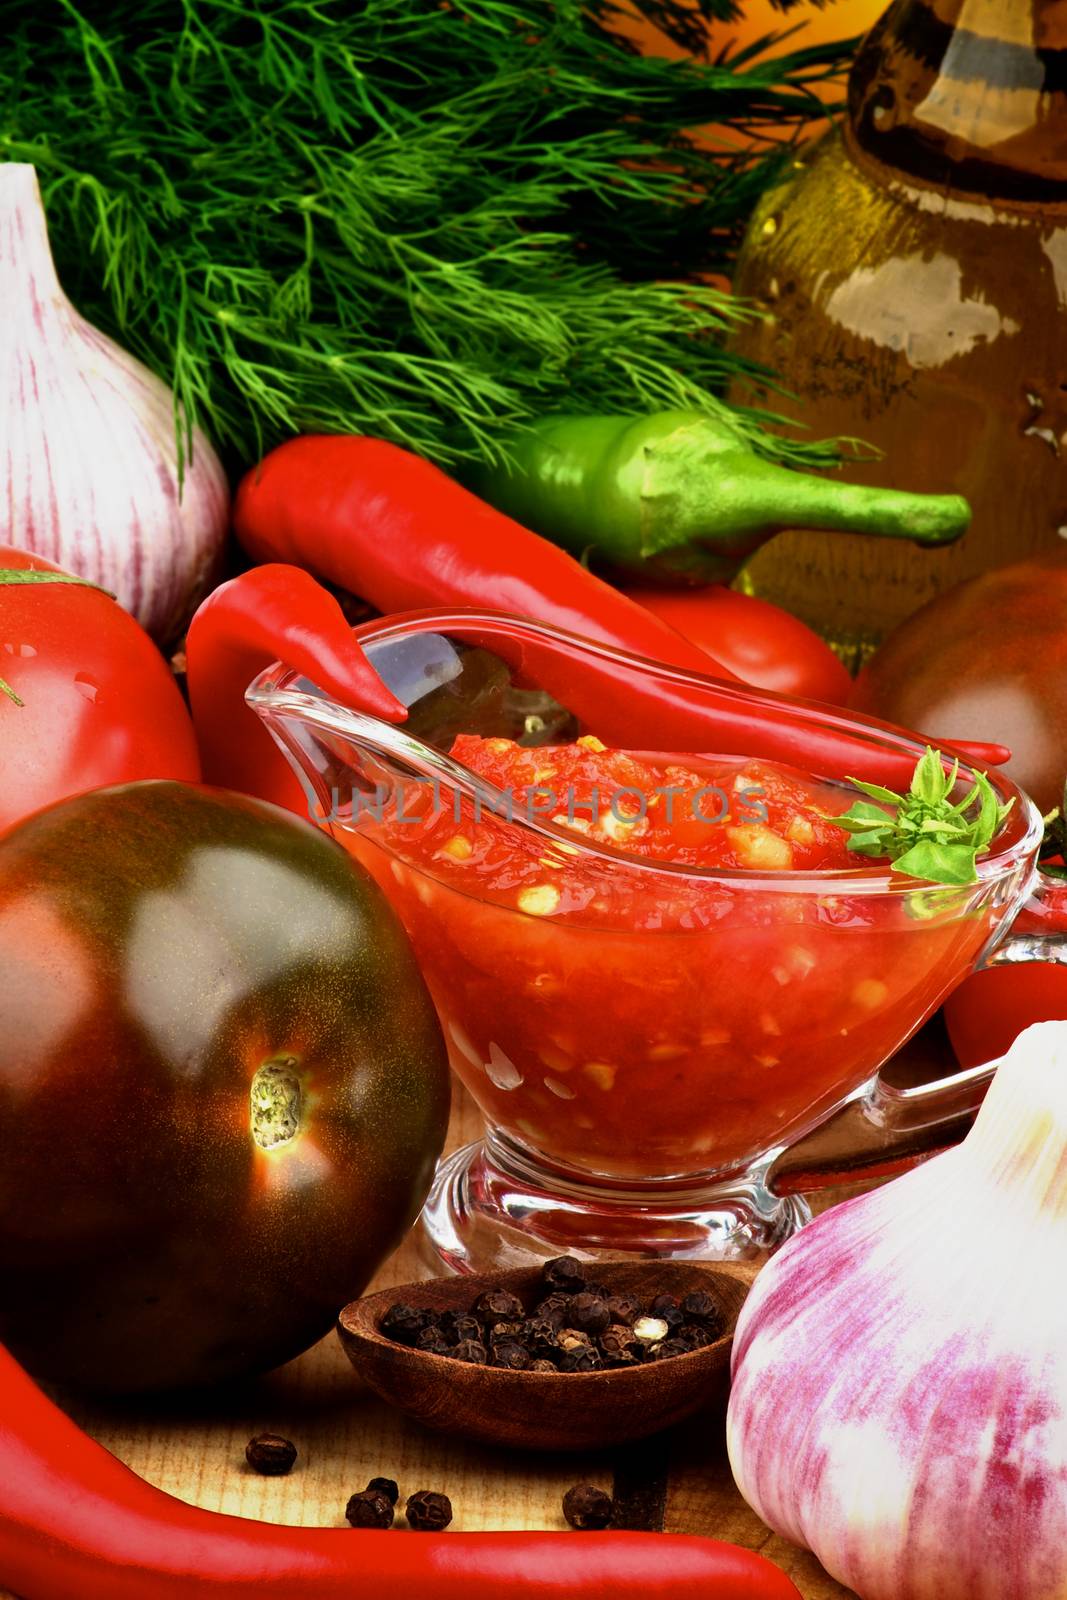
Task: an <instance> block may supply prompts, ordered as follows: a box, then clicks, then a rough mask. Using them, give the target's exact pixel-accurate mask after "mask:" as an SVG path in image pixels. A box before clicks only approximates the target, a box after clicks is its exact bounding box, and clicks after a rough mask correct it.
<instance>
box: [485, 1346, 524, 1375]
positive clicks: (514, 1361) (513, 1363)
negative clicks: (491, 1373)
mask: <svg viewBox="0 0 1067 1600" xmlns="http://www.w3.org/2000/svg"><path fill="white" fill-rule="evenodd" d="M489 1365H490V1366H491V1367H507V1368H509V1369H510V1371H512V1372H525V1371H526V1369H527V1368H528V1367H529V1365H530V1352H529V1351H528V1350H527V1348H526V1346H525V1345H524V1344H520V1343H519V1341H518V1340H517V1339H498V1340H497V1341H496V1343H495V1344H494V1345H493V1348H492V1351H491V1353H490V1357H489Z"/></svg>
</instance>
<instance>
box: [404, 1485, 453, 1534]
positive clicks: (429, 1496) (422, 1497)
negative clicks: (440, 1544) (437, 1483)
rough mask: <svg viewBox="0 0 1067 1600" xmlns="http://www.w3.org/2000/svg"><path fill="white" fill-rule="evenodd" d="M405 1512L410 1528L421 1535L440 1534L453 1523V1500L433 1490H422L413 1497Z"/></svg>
mask: <svg viewBox="0 0 1067 1600" xmlns="http://www.w3.org/2000/svg"><path fill="white" fill-rule="evenodd" d="M405 1510H406V1512H407V1519H408V1526H409V1527H410V1528H415V1529H416V1530H417V1531H418V1532H419V1533H439V1532H440V1530H441V1529H442V1528H447V1527H448V1524H449V1523H450V1522H451V1521H452V1502H451V1500H450V1499H449V1498H448V1496H447V1494H437V1493H436V1492H435V1491H434V1490H433V1489H420V1490H419V1491H418V1493H417V1494H413V1495H411V1496H410V1498H409V1500H408V1503H407V1506H406V1507H405Z"/></svg>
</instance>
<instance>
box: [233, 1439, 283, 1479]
mask: <svg viewBox="0 0 1067 1600" xmlns="http://www.w3.org/2000/svg"><path fill="white" fill-rule="evenodd" d="M245 1460H246V1461H247V1462H248V1465H249V1466H250V1467H251V1468H252V1471H253V1472H261V1473H262V1474H263V1476H264V1477H265V1478H283V1477H284V1476H285V1474H286V1473H287V1472H289V1471H291V1470H292V1466H293V1462H294V1461H295V1460H296V1445H295V1444H293V1442H292V1440H291V1439H283V1438H282V1436H281V1434H279V1433H257V1434H256V1437H255V1438H254V1439H249V1441H248V1443H247V1444H246V1445H245Z"/></svg>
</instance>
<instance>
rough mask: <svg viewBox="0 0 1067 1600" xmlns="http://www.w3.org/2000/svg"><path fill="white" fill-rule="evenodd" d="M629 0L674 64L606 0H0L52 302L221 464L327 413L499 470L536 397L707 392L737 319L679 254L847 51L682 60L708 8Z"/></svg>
mask: <svg viewBox="0 0 1067 1600" xmlns="http://www.w3.org/2000/svg"><path fill="white" fill-rule="evenodd" d="M640 9H642V10H643V11H644V12H645V13H646V14H647V15H648V16H649V17H651V18H652V19H653V20H654V21H655V22H656V23H657V24H658V25H659V26H660V27H662V28H664V29H665V30H666V31H667V32H668V33H671V34H672V35H673V37H674V38H675V39H676V40H679V41H682V42H684V43H685V44H686V45H687V47H689V48H691V49H695V50H699V47H700V46H701V43H702V42H703V47H704V57H705V58H704V59H700V57H699V54H698V55H697V56H696V57H694V58H693V59H689V60H673V59H667V58H666V57H661V56H656V55H654V54H642V53H641V52H639V51H638V50H637V49H636V48H635V47H634V46H633V44H632V43H631V42H630V40H629V39H628V38H627V36H626V27H625V24H626V11H627V8H624V7H623V6H621V5H618V4H616V3H614V0H463V4H462V5H459V4H456V5H453V4H450V3H449V0H442V3H440V4H438V3H436V0H363V3H355V4H354V3H352V0H182V3H181V4H175V3H174V0H142V3H141V4H139V5H138V6H136V7H134V8H127V7H123V6H116V5H113V4H110V3H108V0H58V3H57V4H55V5H50V6H49V5H46V6H27V5H26V4H25V3H24V0H0V160H3V159H8V160H16V161H30V162H33V163H34V164H35V165H36V167H37V169H38V173H39V177H40V181H41V187H42V192H43V196H44V201H45V207H46V211H47V215H48V222H49V232H50V237H51V242H52V247H53V252H54V255H55V258H56V264H57V268H58V270H59V273H60V277H61V279H62V281H63V284H64V288H65V289H66V291H67V292H68V294H70V296H71V298H72V299H73V300H74V301H75V303H76V305H77V306H78V308H79V310H81V311H82V312H83V313H84V314H85V315H86V316H87V317H88V318H89V319H90V320H91V321H92V322H94V323H95V324H97V325H98V326H100V327H101V328H102V329H104V330H105V331H106V332H108V333H110V334H111V335H112V336H114V337H115V338H117V339H119V340H120V341H121V342H122V343H123V344H124V345H126V346H127V347H128V348H129V349H131V350H132V351H133V352H134V354H136V355H137V356H138V357H140V359H141V360H143V361H144V362H145V363H146V364H147V365H148V366H149V367H150V368H151V369H152V370H153V371H155V372H156V373H158V374H159V375H160V376H161V377H162V378H163V379H164V380H165V381H166V382H168V383H172V384H173V387H174V394H175V407H176V415H177V417H178V418H179V419H180V421H181V423H182V424H183V429H184V431H185V437H186V438H188V437H189V433H188V430H189V429H190V428H191V426H192V424H193V422H194V421H197V422H199V423H200V424H201V425H202V426H203V427H204V428H205V429H206V431H207V432H208V434H209V435H210V436H211V437H213V438H214V440H215V441H216V442H217V443H218V444H219V445H220V446H222V447H224V448H225V449H227V450H228V451H229V452H230V454H231V456H232V457H234V458H235V459H236V460H237V461H238V462H241V461H247V460H248V459H249V458H250V457H252V456H254V455H256V454H258V453H260V452H262V451H263V450H265V449H266V448H268V447H270V446H271V445H273V444H275V443H277V442H278V441H279V440H280V439H282V438H284V437H287V436H289V435H290V434H292V433H294V432H300V431H304V432H307V431H318V432H347V431H356V432H369V433H375V434H378V435H381V436H382V437H385V438H388V439H392V440H394V441H395V442H397V443H400V444H403V445H405V446H407V447H409V448H411V449H414V450H416V451H419V452H420V453H421V454H424V455H426V456H428V457H430V458H431V459H433V460H435V461H437V462H439V463H441V464H443V465H445V466H455V465H458V464H461V463H464V462H472V461H477V460H486V461H489V462H497V463H499V462H500V461H502V460H506V459H507V452H508V437H509V434H513V432H514V430H516V429H519V428H521V427H522V425H523V423H524V422H528V421H530V420H532V419H535V418H537V417H539V416H540V415H542V414H544V413H545V412H550V411H560V410H567V411H582V410H588V411H591V412H612V411H616V412H621V411H631V410H637V411H640V410H654V409H657V408H660V407H665V408H670V407H689V406H695V407H698V408H702V409H705V410H707V411H708V412H710V413H713V414H714V413H720V414H721V413H723V411H724V410H725V401H724V400H723V399H722V398H721V396H722V395H723V393H724V391H725V388H726V385H727V384H728V382H729V381H730V380H731V379H732V378H734V377H737V376H739V375H740V376H742V377H743V376H744V375H745V374H746V373H751V371H752V370H753V369H751V368H750V367H748V366H747V365H746V364H745V363H744V362H742V361H740V360H739V359H738V358H737V357H736V356H734V355H732V354H730V353H728V352H727V351H726V350H725V349H724V342H725V339H726V336H727V334H728V333H729V332H730V330H731V329H732V328H733V327H734V326H736V324H737V323H738V322H739V320H741V319H742V318H744V317H747V316H748V315H750V314H751V313H750V312H749V311H748V310H747V309H745V308H743V307H742V306H741V305H740V304H739V303H738V302H737V301H734V300H733V299H731V297H730V296H729V295H728V294H727V293H725V292H724V291H723V290H721V289H719V288H716V287H713V286H710V285H709V284H708V282H707V276H708V275H709V274H712V273H722V272H723V271H725V270H727V269H728V268H729V266H730V264H731V262H732V259H733V256H734V253H735V251H736V247H737V243H738V240H739V238H740V234H741V230H742V228H743V226H744V223H745V221H746V220H747V217H748V215H749V214H750V212H751V209H752V207H753V205H754V203H755V202H756V200H757V199H758V197H759V195H760V194H761V193H762V191H763V190H764V188H765V187H766V186H767V185H768V183H770V182H772V181H774V180H775V179H776V178H777V177H778V176H780V174H781V172H782V170H783V167H784V166H785V164H787V163H788V162H789V161H790V160H791V159H792V157H793V154H794V145H793V143H791V141H792V140H795V139H796V138H797V137H799V135H800V133H801V132H802V131H803V129H804V127H805V125H806V124H807V123H808V121H809V120H810V119H811V117H812V116H816V115H818V116H821V115H822V112H823V108H822V106H821V105H820V103H819V102H818V100H817V99H816V96H815V91H816V89H817V88H819V87H820V86H821V85H823V84H824V83H826V82H827V81H828V80H831V81H832V80H834V79H835V75H836V74H838V73H840V72H841V70H842V69H843V66H844V64H845V62H846V61H847V57H848V45H847V44H846V45H825V46H819V47H812V48H803V47H798V48H796V49H794V50H792V51H790V52H789V53H787V54H784V55H775V56H769V55H767V54H766V53H761V52H760V51H759V50H758V49H753V48H750V47H746V48H745V49H744V50H740V51H737V52H732V53H728V54H727V55H725V56H724V55H723V54H722V53H721V52H720V53H719V54H718V55H717V56H716V57H715V59H708V58H707V57H708V49H707V40H708V34H707V21H708V19H709V18H711V17H723V16H729V15H730V14H732V13H733V12H734V11H735V9H736V7H735V4H734V0H640ZM631 20H632V18H631ZM801 37H802V35H801ZM712 125H713V126H714V127H715V128H717V129H718V130H720V131H719V133H718V134H717V135H716V137H715V139H714V140H713V142H712V143H711V144H709V143H708V142H707V141H706V140H701V139H698V138H696V137H694V136H692V135H691V134H690V133H689V132H687V131H686V130H687V129H689V128H691V127H694V126H702V127H705V128H707V127H708V126H712ZM735 133H742V134H745V135H754V136H755V141H756V142H755V143H753V144H746V143H745V142H744V141H743V140H741V139H738V138H737V137H735ZM735 415H737V416H738V417H739V421H740V425H741V427H742V428H743V430H744V431H745V433H746V435H747V436H748V437H749V438H751V439H753V440H754V441H755V442H756V444H757V446H758V448H760V449H761V450H762V451H764V452H766V453H768V454H769V455H771V456H773V457H775V458H777V459H783V460H786V461H788V462H791V463H793V464H804V465H812V466H827V465H831V464H833V462H834V460H835V459H836V458H837V452H836V450H835V447H834V446H832V445H819V444H817V443H800V442H798V441H797V440H796V438H795V436H794V437H793V438H790V437H788V436H787V435H784V434H777V433H768V432H766V431H765V427H764V425H765V423H767V422H768V421H771V422H773V421H774V420H775V419H774V418H773V416H771V415H769V414H768V413H766V412H761V411H758V410H742V411H741V412H739V413H735Z"/></svg>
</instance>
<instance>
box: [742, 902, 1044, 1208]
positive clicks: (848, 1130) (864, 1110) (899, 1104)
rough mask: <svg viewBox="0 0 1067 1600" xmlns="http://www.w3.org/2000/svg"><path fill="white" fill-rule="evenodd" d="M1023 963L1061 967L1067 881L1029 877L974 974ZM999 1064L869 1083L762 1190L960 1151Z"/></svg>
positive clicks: (797, 1187) (897, 1167)
mask: <svg viewBox="0 0 1067 1600" xmlns="http://www.w3.org/2000/svg"><path fill="white" fill-rule="evenodd" d="M1021 961H1052V962H1057V963H1063V964H1067V879H1063V878H1053V877H1051V876H1049V875H1048V874H1047V873H1043V872H1038V873H1037V874H1036V875H1035V879H1034V886H1033V889H1032V890H1031V893H1030V896H1029V898H1028V899H1027V900H1025V901H1024V902H1023V905H1022V907H1021V908H1020V910H1019V911H1018V912H1017V914H1016V916H1015V918H1014V920H1013V922H1012V924H1011V928H1010V931H1009V932H1008V934H1007V936H1006V937H1005V938H1004V939H1003V940H1002V941H1001V942H1000V943H998V944H997V945H995V946H994V947H993V949H991V950H990V951H988V952H987V953H986V955H985V956H984V957H983V959H982V960H981V961H980V962H979V968H980V969H981V968H986V967H994V966H1004V965H1009V964H1011V963H1013V962H1021ZM999 1064H1000V1063H999V1061H986V1062H983V1063H982V1064H981V1065H979V1066H977V1067H968V1068H967V1069H966V1070H964V1071H960V1072H955V1073H952V1074H951V1075H950V1076H948V1077H943V1078H936V1079H934V1080H933V1081H931V1082H929V1083H920V1084H917V1085H915V1086H913V1087H910V1088H898V1087H897V1086H896V1085H895V1084H891V1083H887V1082H886V1080H885V1079H884V1078H882V1077H881V1076H878V1077H875V1078H872V1079H871V1081H870V1082H869V1083H867V1084H865V1085H864V1086H863V1087H862V1088H860V1089H858V1090H857V1091H856V1093H855V1094H854V1095H853V1096H852V1097H851V1098H850V1099H849V1100H847V1101H846V1102H845V1104H844V1105H843V1106H840V1107H839V1108H838V1109H837V1110H836V1111H834V1112H832V1113H831V1115H830V1116H829V1117H828V1118H827V1120H826V1121H825V1122H822V1123H820V1124H819V1126H818V1127H817V1128H815V1129H814V1130H813V1131H812V1132H811V1133H809V1134H808V1135H807V1136H806V1137H805V1138H803V1139H799V1140H797V1142H796V1143H795V1144H792V1145H790V1146H789V1147H788V1149H786V1150H783V1151H782V1152H781V1154H780V1155H778V1156H777V1157H775V1159H774V1160H773V1161H772V1162H771V1164H770V1166H769V1168H768V1169H767V1174H766V1179H765V1182H766V1185H767V1187H768V1188H769V1189H770V1190H771V1192H772V1193H773V1194H779V1195H787V1194H801V1193H807V1192H811V1191H813V1190H817V1189H827V1188H832V1187H834V1186H836V1185H839V1184H847V1183H850V1182H852V1181H853V1180H862V1179H866V1178H877V1177H889V1176H891V1175H892V1174H893V1173H897V1172H903V1171H905V1170H906V1168H908V1167H910V1166H913V1165H914V1164H915V1163H916V1162H917V1161H919V1160H920V1159H921V1158H922V1157H923V1156H927V1155H931V1154H933V1153H934V1152H935V1151H937V1150H944V1149H947V1148H948V1146H949V1145H953V1144H958V1143H959V1141H960V1140H961V1139H962V1138H963V1136H964V1135H965V1134H966V1132H967V1130H968V1128H969V1127H970V1125H971V1122H972V1120H973V1118H974V1114H975V1112H976V1111H977V1110H978V1107H979V1106H980V1105H981V1103H982V1099H983V1097H984V1095H985V1092H986V1090H987V1088H988V1087H989V1083H990V1080H991V1079H992V1077H993V1074H994V1072H996V1070H997V1067H998V1066H999Z"/></svg>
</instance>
